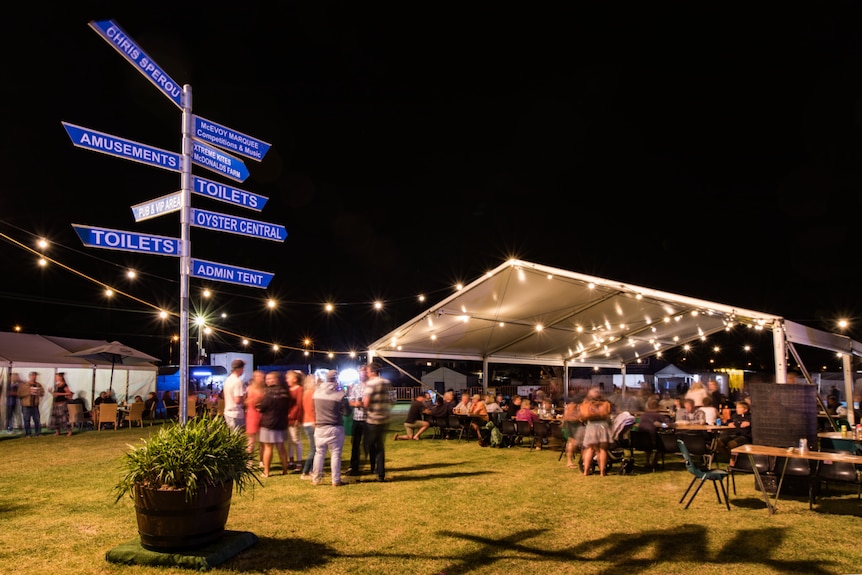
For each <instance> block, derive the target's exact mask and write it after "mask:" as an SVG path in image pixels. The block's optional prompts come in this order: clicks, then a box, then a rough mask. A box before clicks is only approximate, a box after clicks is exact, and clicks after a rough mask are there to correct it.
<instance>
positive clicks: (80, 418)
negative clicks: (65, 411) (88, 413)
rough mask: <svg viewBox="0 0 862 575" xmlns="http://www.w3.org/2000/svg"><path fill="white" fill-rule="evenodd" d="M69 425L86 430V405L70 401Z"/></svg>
mask: <svg viewBox="0 0 862 575" xmlns="http://www.w3.org/2000/svg"><path fill="white" fill-rule="evenodd" d="M67 405H68V407H69V425H70V426H72V429H75V427H77V428H78V429H80V430H81V431H84V406H83V405H81V404H80V403H69V404H67Z"/></svg>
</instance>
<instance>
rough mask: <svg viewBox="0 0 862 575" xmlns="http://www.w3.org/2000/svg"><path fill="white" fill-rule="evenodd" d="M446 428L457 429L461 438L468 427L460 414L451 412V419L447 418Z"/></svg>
mask: <svg viewBox="0 0 862 575" xmlns="http://www.w3.org/2000/svg"><path fill="white" fill-rule="evenodd" d="M446 429H447V430H449V431H457V432H458V439H461V438H462V437H464V431H465V429H466V428H465V426H464V423H463V422H462V421H461V418H460V417H459V416H458V415H456V414H454V413H450V414H449V419H448V420H447V424H446Z"/></svg>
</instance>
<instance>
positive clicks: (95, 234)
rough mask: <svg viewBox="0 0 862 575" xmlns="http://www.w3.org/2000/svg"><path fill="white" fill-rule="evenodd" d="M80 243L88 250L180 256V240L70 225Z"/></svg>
mask: <svg viewBox="0 0 862 575" xmlns="http://www.w3.org/2000/svg"><path fill="white" fill-rule="evenodd" d="M72 227H73V228H75V233H77V234H78V237H79V238H81V242H82V243H83V244H84V245H85V246H87V247H88V248H104V249H106V250H120V251H124V252H138V253H143V254H155V255H160V256H175V257H179V256H180V240H179V239H177V238H168V237H165V236H154V235H152V234H139V233H137V232H124V231H122V230H111V229H108V228H94V227H92V226H82V225H80V224H72Z"/></svg>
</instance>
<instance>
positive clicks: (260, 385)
mask: <svg viewBox="0 0 862 575" xmlns="http://www.w3.org/2000/svg"><path fill="white" fill-rule="evenodd" d="M265 380H266V375H265V374H264V373H263V372H262V371H260V370H259V369H256V370H254V371H253V372H252V374H251V381H250V382H249V384H248V389H246V392H245V435H246V438H248V452H249V453H251V454H252V455H254V451H255V449H257V446H258V443H259V436H260V411H258V409H257V402H258V401H260V399H261V398H262V397H263V394H264V393H266V381H265ZM258 461H259V462H260V466H261V467H263V454H262V453H261V454H259V455H258Z"/></svg>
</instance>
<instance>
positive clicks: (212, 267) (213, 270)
mask: <svg viewBox="0 0 862 575" xmlns="http://www.w3.org/2000/svg"><path fill="white" fill-rule="evenodd" d="M191 275H192V277H196V278H203V279H210V280H215V281H219V282H227V283H232V284H239V285H243V286H249V287H256V288H263V289H266V288H267V287H269V282H270V281H272V277H273V274H271V273H269V272H261V271H257V270H250V269H248V268H240V267H236V266H229V265H226V264H219V263H215V262H208V261H206V260H199V259H194V258H192V267H191Z"/></svg>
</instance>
